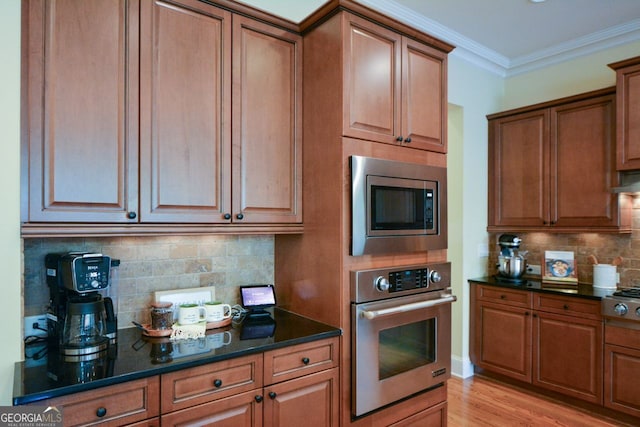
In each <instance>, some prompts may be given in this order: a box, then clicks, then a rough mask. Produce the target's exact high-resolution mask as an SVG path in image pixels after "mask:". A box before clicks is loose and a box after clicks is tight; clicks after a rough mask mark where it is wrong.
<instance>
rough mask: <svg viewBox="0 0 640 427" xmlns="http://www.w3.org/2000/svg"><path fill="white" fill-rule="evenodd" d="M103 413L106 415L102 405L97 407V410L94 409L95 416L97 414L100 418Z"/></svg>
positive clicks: (105, 409)
mask: <svg viewBox="0 0 640 427" xmlns="http://www.w3.org/2000/svg"><path fill="white" fill-rule="evenodd" d="M105 415H107V408H103V407H102V406H101V407H99V408H98V410H96V416H98V418H102V417H104V416H105Z"/></svg>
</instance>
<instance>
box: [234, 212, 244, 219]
mask: <svg viewBox="0 0 640 427" xmlns="http://www.w3.org/2000/svg"><path fill="white" fill-rule="evenodd" d="M236 218H238V219H244V215H242V214H241V213H239V214H238V215H236Z"/></svg>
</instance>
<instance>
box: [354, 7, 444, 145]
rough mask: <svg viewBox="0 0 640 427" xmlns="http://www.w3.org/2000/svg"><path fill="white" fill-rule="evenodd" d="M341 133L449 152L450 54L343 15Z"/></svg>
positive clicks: (370, 23) (363, 20) (357, 18)
mask: <svg viewBox="0 0 640 427" xmlns="http://www.w3.org/2000/svg"><path fill="white" fill-rule="evenodd" d="M343 32H344V38H343V40H344V41H343V43H344V44H343V49H344V118H343V134H344V136H350V137H353V138H359V139H366V140H370V141H376V142H384V143H388V144H400V145H403V146H407V147H412V148H417V149H421V150H428V151H436V152H440V153H445V152H446V126H445V125H444V124H445V123H446V121H447V120H446V117H447V116H446V107H447V101H446V100H447V94H446V87H447V81H446V74H447V73H446V66H447V57H446V54H445V53H443V52H441V51H439V50H437V49H434V48H431V47H429V46H427V45H426V44H424V43H421V42H419V41H416V40H413V39H409V38H408V37H405V36H402V35H400V34H398V33H396V32H394V31H391V30H388V29H386V28H384V27H382V26H379V25H376V24H374V23H372V22H370V21H367V20H365V19H361V18H359V17H356V16H354V15H351V14H345V15H344V21H343Z"/></svg>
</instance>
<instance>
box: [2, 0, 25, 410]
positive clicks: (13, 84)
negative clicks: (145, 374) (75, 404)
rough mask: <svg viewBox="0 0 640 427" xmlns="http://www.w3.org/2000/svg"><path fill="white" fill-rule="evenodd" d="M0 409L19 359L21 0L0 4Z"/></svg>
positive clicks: (6, 402) (7, 398)
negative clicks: (0, 320) (0, 276)
mask: <svg viewBox="0 0 640 427" xmlns="http://www.w3.org/2000/svg"><path fill="white" fill-rule="evenodd" d="M0 40H2V41H3V43H2V45H1V47H0V63H2V66H0V136H1V137H0V144H1V147H2V155H0V183H2V190H1V191H0V206H1V207H2V208H1V209H0V271H1V272H2V279H1V281H0V289H1V290H0V313H2V326H0V342H2V343H3V346H2V347H3V348H2V351H0V384H3V386H2V387H0V405H2V406H6V405H10V404H11V395H12V387H11V386H10V384H13V368H14V363H15V362H16V361H18V360H20V359H21V357H22V355H21V351H22V346H21V343H20V339H21V336H22V334H21V332H20V331H21V326H20V325H22V316H21V308H22V299H21V292H20V289H21V286H20V280H21V267H20V265H21V264H20V263H21V255H20V254H21V249H20V0H3V1H1V2H0Z"/></svg>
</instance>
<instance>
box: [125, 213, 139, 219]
mask: <svg viewBox="0 0 640 427" xmlns="http://www.w3.org/2000/svg"><path fill="white" fill-rule="evenodd" d="M137 216H138V215H136V213H135V212H127V218H129V219H136V217H137Z"/></svg>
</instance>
